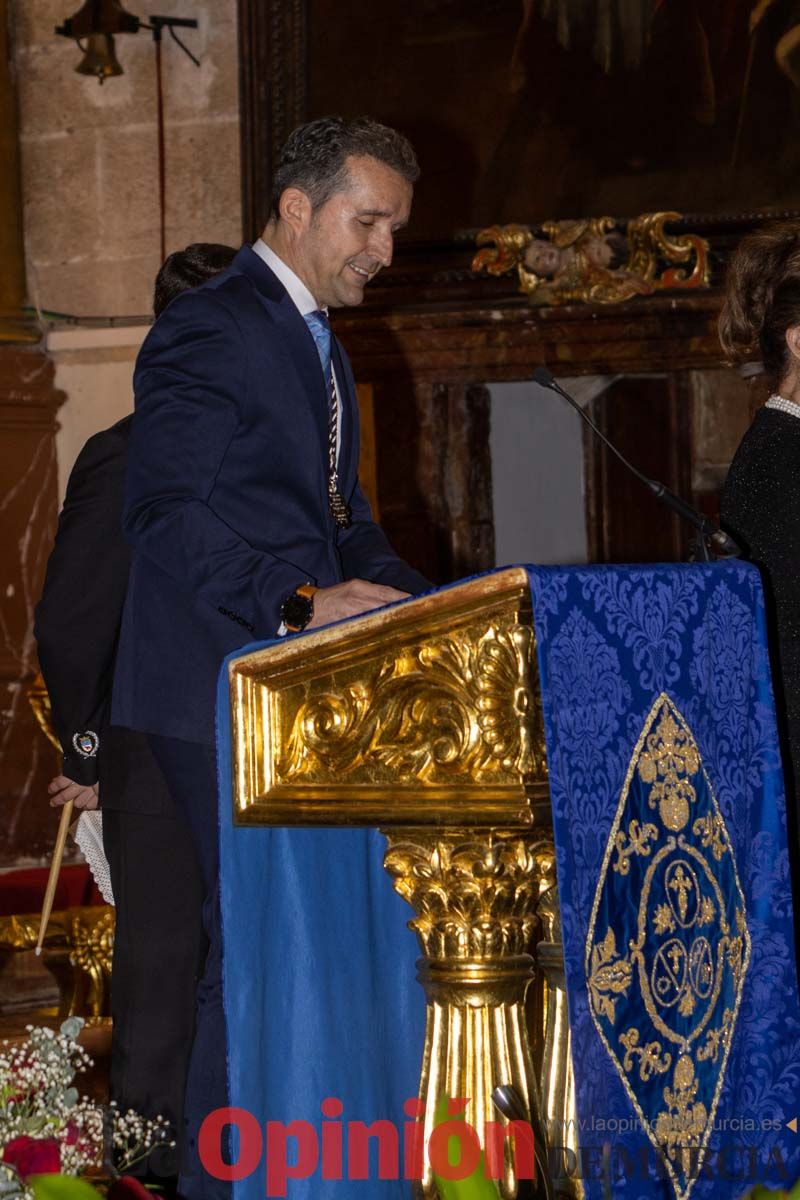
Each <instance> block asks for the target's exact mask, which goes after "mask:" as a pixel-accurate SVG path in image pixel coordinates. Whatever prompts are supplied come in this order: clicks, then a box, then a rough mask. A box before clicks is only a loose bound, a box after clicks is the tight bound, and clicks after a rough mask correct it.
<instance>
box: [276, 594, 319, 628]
mask: <svg viewBox="0 0 800 1200" xmlns="http://www.w3.org/2000/svg"><path fill="white" fill-rule="evenodd" d="M313 612H314V602H313V601H312V600H311V598H310V597H309V596H300V595H298V593H297V592H292V594H291V596H289V597H287V599H286V600H284V602H283V608H282V609H281V617H282V618H283V623H284V625H286V626H287V627H288V628H289V629H305V627H306V625H307V624H308V622H309V621H310V620H311V615H312V613H313Z"/></svg>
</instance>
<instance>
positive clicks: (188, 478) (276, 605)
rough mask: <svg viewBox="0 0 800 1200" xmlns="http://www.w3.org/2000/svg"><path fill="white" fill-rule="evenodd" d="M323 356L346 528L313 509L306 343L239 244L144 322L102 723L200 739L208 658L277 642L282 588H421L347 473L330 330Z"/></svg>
mask: <svg viewBox="0 0 800 1200" xmlns="http://www.w3.org/2000/svg"><path fill="white" fill-rule="evenodd" d="M333 363H334V369H335V371H336V377H337V380H338V382H339V387H340V390H341V391H342V392H343V393H344V394H343V397H342V402H343V403H342V409H343V411H342V444H341V451H340V458H339V479H340V485H341V488H342V492H343V494H344V496H345V497H346V499H347V500H348V501H349V503H350V504H351V505H352V510H353V524H352V525H351V527H350V528H349V529H346V530H339V529H337V527H336V525H335V523H334V522H333V520H332V518H331V516H330V514H329V511H328V501H327V472H328V465H327V463H328V453H327V438H328V398H327V394H326V393H327V389H326V387H325V382H324V379H323V376H322V371H321V368H320V361H319V356H318V354H317V349H316V346H315V344H314V339H313V338H312V336H311V333H310V332H309V330H308V327H307V326H306V323H305V321H304V320H303V317H302V316H301V315H300V313H299V312H298V310H297V308H296V306H295V304H294V302H293V301H292V299H291V297H290V296H289V295H288V293H287V292H286V290H285V288H284V287H283V285H282V284H281V283H280V281H279V280H278V279H277V278H276V276H275V275H274V274H273V272H272V271H270V270H269V268H268V267H267V265H266V264H265V263H264V261H263V260H262V259H261V258H259V256H258V255H257V254H256V253H255V252H254V251H253V250H251V249H250V247H249V246H245V247H243V248H242V250H240V252H239V253H238V255H237V256H236V258H235V259H234V262H233V264H232V265H231V267H230V268H229V269H228V270H227V271H224V272H223V273H222V274H221V275H218V276H217V277H216V278H214V279H213V280H210V281H209V282H208V283H206V284H204V285H203V286H202V287H201V288H198V289H196V290H194V291H191V292H186V293H184V294H183V295H181V296H179V297H178V298H177V299H176V300H174V301H173V302H172V304H170V306H169V307H168V308H167V310H166V311H165V312H164V313H163V314H162V315H161V316H160V317H159V319H158V321H157V322H156V324H155V325H154V326H153V329H152V330H151V332H150V334H149V335H148V337H147V339H146V340H145V343H144V345H143V346H142V349H141V352H140V354H139V358H138V361H137V364H136V371H135V375H134V389H135V393H136V411H135V416H134V421H133V435H132V439H131V449H130V457H129V463H128V477H127V485H126V503H125V512H124V518H123V525H124V530H125V534H126V536H127V538H128V539H129V541H130V542H131V543H132V545H133V547H134V559H133V566H132V570H131V577H130V582H129V585H128V593H127V597H126V601H125V611H124V615H123V621H122V629H121V633H120V645H119V650H118V655H117V666H116V672H115V677H114V700H113V712H112V719H113V721H114V723H115V724H119V725H125V726H128V727H129V728H132V729H139V730H143V731H145V732H148V733H156V734H161V735H163V736H167V737H177V738H184V739H187V740H190V741H203V742H209V743H210V742H213V738H214V692H215V683H216V678H217V674H218V672H219V668H220V664H221V663H222V660H223V658H224V657H225V655H227V654H229V653H230V652H231V651H232V650H235V649H236V648H237V647H239V646H242V645H244V644H246V643H248V642H252V641H255V640H258V639H264V638H271V637H274V636H275V633H276V631H277V629H278V627H279V625H280V620H281V618H280V608H281V604H282V603H283V600H284V599H285V598H286V596H288V595H289V593H290V592H292V591H293V590H294V589H295V588H296V587H297V586H299V585H300V584H303V583H308V582H310V583H312V584H315V585H317V586H319V587H327V586H330V585H331V584H334V583H338V582H340V581H341V580H343V579H351V578H364V579H369V580H372V581H373V582H376V583H385V584H389V585H391V586H393V587H398V588H401V589H403V590H404V591H409V592H413V593H417V592H420V591H424V590H426V589H427V588H428V587H429V586H430V584H429V583H428V582H427V581H426V580H425V579H424V578H423V576H421V575H420V574H418V573H417V572H416V571H414V570H412V568H411V567H409V566H408V565H407V564H406V563H404V562H403V561H402V559H400V558H398V557H397V555H396V554H395V553H394V552H393V550H392V549H391V547H390V545H389V543H388V541H387V540H386V537H385V536H384V534H383V533H382V532H381V530H380V529H379V528H378V526H377V525H376V524H375V522H374V521H373V520H372V515H371V512H370V508H369V504H368V502H367V500H366V498H365V497H364V494H363V492H362V491H361V488H360V487H359V484H358V478H357V470H358V455H359V443H358V409H357V404H356V396H355V385H354V382H353V375H352V371H351V369H350V364H349V363H348V361H347V358H346V356H345V354H344V351H343V350H342V348H341V346H340V345H339V344H338V342H336V340H335V339H334V346H333Z"/></svg>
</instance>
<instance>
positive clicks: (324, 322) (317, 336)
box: [303, 308, 331, 387]
mask: <svg viewBox="0 0 800 1200" xmlns="http://www.w3.org/2000/svg"><path fill="white" fill-rule="evenodd" d="M303 320H304V321H305V323H306V325H307V326H308V328H309V329H310V330H311V336H312V337H313V339H314V344H315V345H316V347H317V354H318V355H319V361H320V362H321V363H322V374H323V375H324V377H325V383H326V386H328V387H330V379H331V327H330V324H329V322H328V318H327V316H326V314H325V313H324V312H322V311H321V310H320V309H318V308H317V309H314V311H313V312H309V313H303Z"/></svg>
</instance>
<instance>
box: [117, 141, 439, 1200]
mask: <svg viewBox="0 0 800 1200" xmlns="http://www.w3.org/2000/svg"><path fill="white" fill-rule="evenodd" d="M418 174H419V168H418V166H417V162H416V158H415V156H414V152H413V149H412V147H411V146H410V144H409V143H408V142H407V140H406V139H405V138H404V137H403V136H402V135H401V134H399V133H397V132H396V131H395V130H392V129H389V128H387V127H386V126H383V125H379V124H378V123H377V122H375V121H371V120H369V119H367V118H356V119H352V120H345V119H343V118H340V117H325V118H320V119H318V120H316V121H312V122H310V123H308V124H307V125H304V126H301V127H300V128H299V129H297V130H295V131H294V133H293V134H292V135H291V136H290V138H289V140H288V142H287V143H286V145H285V146H284V148H283V150H282V152H281V156H280V161H279V164H278V168H277V170H276V173H275V177H274V180H273V199H272V213H271V216H270V219H269V222H268V224H267V226H266V228H265V230H264V233H263V235H262V237H261V238H260V239H259V240H258V241H257V242H256V243H255V244H254V246H253V247H252V248H251V247H250V246H244V247H243V248H242V249H241V250H240V251H239V253H238V254H237V256H236V258H235V260H234V262H233V264H232V265H231V267H230V268H228V270H226V271H224V272H223V273H222V274H221V275H219V276H217V277H216V278H215V279H212V280H209V282H208V283H206V284H204V285H203V286H202V287H200V288H197V289H195V290H194V291H192V292H188V293H186V294H185V295H183V296H180V297H179V298H178V299H177V300H176V301H175V303H174V304H172V305H171V306H170V307H169V309H168V310H167V311H166V312H165V313H164V314H163V316H162V317H161V318H160V320H159V321H157V322H156V324H155V326H154V327H153V329H152V330H151V332H150V334H149V336H148V337H147V339H146V341H145V343H144V345H143V346H142V349H141V351H140V354H139V359H138V361H137V365H136V372H135V377H134V390H135V393H136V416H135V419H134V425H133V439H132V443H131V454H130V457H129V467H128V480H127V494H126V504H125V512H124V516H123V522H124V528H125V532H126V535H127V536H128V538H129V539H130V541H131V543H132V544H133V546H134V561H133V567H132V571H131V577H130V582H129V585H128V594H127V597H126V601H125V611H124V615H123V621H122V628H121V632H120V645H119V652H118V656H117V669H116V671H115V674H114V694H113V710H112V711H113V719H114V722H115V723H117V724H120V725H125V726H127V727H128V728H130V729H132V730H138V731H139V732H141V733H145V734H148V735H149V741H150V746H151V748H152V749H153V752H154V754H155V755H156V758H157V759H158V761H159V764H160V766H161V768H162V770H163V771H164V774H165V776H166V778H167V779H168V781H169V787H170V791H171V793H172V794H173V796H174V797H175V799H176V802H177V803H179V804H180V806H181V809H182V811H183V812H184V814H185V816H186V819H187V821H188V822H189V824H190V826H191V828H192V833H193V836H194V838H195V845H196V849H197V853H198V857H199V859H200V861H201V867H202V871H203V877H204V883H205V887H206V903H205V905H204V918H205V922H206V929H207V932H208V935H209V941H210V951H209V956H208V959H207V963H206V970H205V973H204V978H203V980H202V982H201V985H200V987H199V989H198V1022H197V1032H196V1036H195V1045H194V1049H193V1052H192V1059H191V1063H190V1069H189V1078H188V1081H187V1097H186V1107H185V1119H186V1121H187V1122H188V1126H189V1128H188V1130H187V1143H186V1144H187V1147H189V1149H190V1152H191V1153H190V1157H189V1158H188V1159H187V1161H186V1164H185V1169H184V1166H183V1165H182V1174H181V1187H182V1190H183V1191H184V1192H185V1194H186V1196H187V1197H188V1198H189V1200H210V1198H211V1197H221V1198H222V1197H226V1196H227V1195H228V1194H229V1188H228V1186H227V1185H226V1184H223V1183H221V1182H219V1181H216V1180H212V1179H211V1178H210V1176H209V1175H208V1174H206V1173H205V1172H204V1170H203V1167H202V1163H201V1162H200V1156H199V1153H198V1148H197V1139H198V1136H199V1131H200V1128H201V1126H202V1121H203V1119H204V1118H205V1116H206V1115H207V1114H208V1113H210V1112H211V1111H212V1110H215V1109H218V1108H220V1107H225V1106H226V1105H227V1104H228V1087H227V1073H226V1061H225V1048H226V1040H225V1039H226V1027H225V1018H224V1009H223V996H222V948H221V928H220V908H219V891H218V888H219V881H218V860H219V849H218V802H217V779H216V759H215V748H214V709H215V694H216V682H217V675H218V673H219V670H220V667H221V665H222V662H223V660H224V658H225V656H226V655H228V654H230V653H232V652H233V651H235V650H237V649H238V648H240V647H241V646H243V645H245V644H247V643H248V642H252V641H255V640H258V639H267V638H274V637H275V636H276V634H280V633H284V632H297V631H299V630H301V629H312V628H316V627H318V626H320V625H325V624H327V623H329V622H331V621H336V620H340V619H342V618H344V617H348V616H354V615H356V614H358V613H362V612H366V611H369V610H371V609H374V608H377V607H380V606H382V605H385V604H388V603H391V602H393V601H396V600H399V599H402V598H404V597H405V596H407V595H408V594H410V593H415V594H416V593H419V592H422V591H426V590H428V588H429V587H430V584H429V583H428V581H427V580H426V579H425V578H424V577H423V576H422V575H420V574H419V573H418V572H417V571H415V570H413V568H412V567H410V566H409V565H408V564H407V563H405V562H403V561H402V560H401V559H400V558H399V557H398V556H397V555H396V554H395V553H394V551H393V550H392V548H391V546H390V545H389V543H388V541H387V539H386V537H385V535H384V534H383V532H382V531H381V529H380V528H379V527H378V526H377V524H376V523H375V522H374V521H373V519H372V514H371V511H370V507H369V504H368V502H367V500H366V498H365V496H364V494H363V492H362V490H361V488H360V486H359V482H358V459H359V434H358V407H357V402H356V394H355V383H354V379H353V374H352V371H351V368H350V365H349V362H348V360H347V356H346V355H345V353H344V350H343V348H342V346H341V345H340V344H339V342H338V340H337V339H336V338H335V337H334V336H332V334H331V330H330V325H329V323H328V314H327V309H328V308H329V307H331V308H336V307H340V306H345V305H356V304H359V303H361V301H362V299H363V296H364V289H365V286H366V285H367V284H368V283H369V281H370V280H371V279H372V278H374V277H375V275H376V274H377V273H378V271H379V270H381V268H383V267H386V266H388V265H389V264H390V262H391V260H392V253H393V244H394V238H395V235H396V234H397V232H398V231H399V230H400V229H402V228H403V227H404V226H405V224H406V222H407V221H408V218H409V215H410V209H411V200H412V194H413V183H414V181H415V180H416V178H417V176H418ZM364 836H365V837H366V836H367V832H366V831H365V833H364Z"/></svg>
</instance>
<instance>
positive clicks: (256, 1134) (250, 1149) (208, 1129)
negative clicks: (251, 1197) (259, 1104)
mask: <svg viewBox="0 0 800 1200" xmlns="http://www.w3.org/2000/svg"><path fill="white" fill-rule="evenodd" d="M231 1125H232V1126H233V1127H234V1128H235V1129H236V1130H237V1131H238V1134H239V1157H238V1158H237V1160H236V1162H235V1163H226V1162H225V1161H224V1160H223V1158H222V1132H223V1130H224V1129H227V1128H228V1126H231ZM261 1147H262V1142H261V1126H260V1125H259V1123H258V1121H257V1120H256V1119H255V1117H254V1116H253V1114H252V1113H249V1112H248V1111H247V1109H246V1108H215V1109H214V1111H213V1112H210V1113H209V1114H208V1116H207V1117H206V1119H205V1120H204V1121H203V1124H202V1125H201V1126H200V1134H199V1137H198V1139H197V1150H198V1153H199V1155H200V1162H201V1163H202V1164H203V1168H204V1170H206V1171H208V1173H209V1175H213V1176H214V1178H215V1179H224V1180H227V1181H229V1182H230V1181H232V1180H234V1179H246V1178H247V1176H248V1175H252V1174H253V1171H255V1169H256V1167H257V1166H258V1164H259V1161H260V1159H261Z"/></svg>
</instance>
